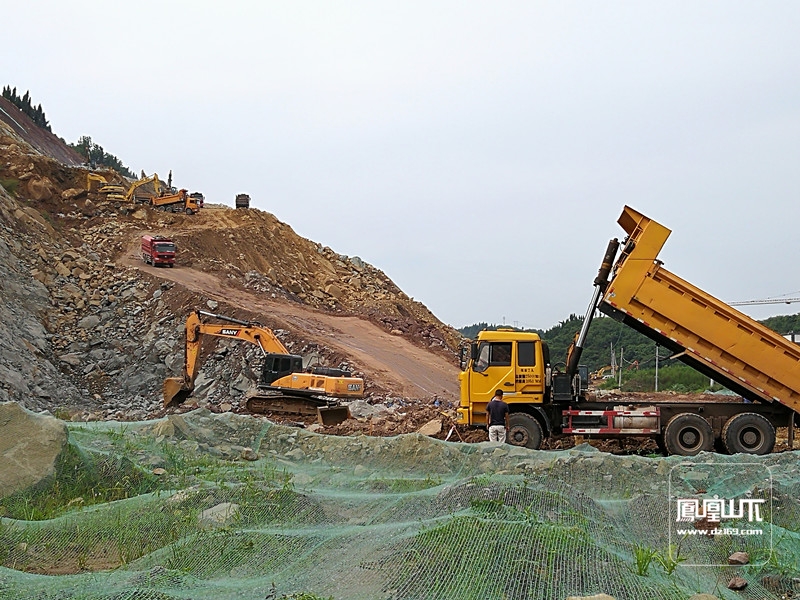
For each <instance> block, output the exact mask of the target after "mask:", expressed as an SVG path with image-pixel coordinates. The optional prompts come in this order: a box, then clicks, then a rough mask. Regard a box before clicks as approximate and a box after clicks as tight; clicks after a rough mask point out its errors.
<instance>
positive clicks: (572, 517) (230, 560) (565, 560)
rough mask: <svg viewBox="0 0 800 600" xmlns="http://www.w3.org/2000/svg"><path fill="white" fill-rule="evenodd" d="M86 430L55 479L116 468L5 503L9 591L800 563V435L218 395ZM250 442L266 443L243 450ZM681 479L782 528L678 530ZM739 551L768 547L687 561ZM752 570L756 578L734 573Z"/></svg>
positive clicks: (692, 491) (631, 573) (535, 579)
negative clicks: (523, 423) (39, 502)
mask: <svg viewBox="0 0 800 600" xmlns="http://www.w3.org/2000/svg"><path fill="white" fill-rule="evenodd" d="M70 438H71V444H72V447H73V449H74V453H73V460H72V462H68V463H65V464H64V465H62V468H61V472H60V474H59V480H58V481H57V482H56V485H61V486H62V489H58V490H50V492H49V493H50V494H51V495H58V494H61V496H63V497H65V496H64V492H63V487H64V486H66V485H68V480H70V477H72V479H74V478H75V473H74V472H73V473H70V472H69V470H70V469H72V470H73V471H75V470H76V469H78V468H80V469H84V470H91V471H94V472H95V473H100V474H102V477H99V476H98V477H96V478H93V479H89V480H87V481H88V483H87V485H86V486H85V491H84V493H83V496H81V498H82V500H77V499H73V502H72V506H71V507H70V508H69V509H67V510H62V511H61V512H62V514H60V515H59V516H56V517H55V518H51V519H48V520H41V521H31V520H24V518H19V515H15V516H17V517H18V518H17V519H10V518H4V519H2V523H1V524H0V548H3V549H4V550H2V553H3V554H2V556H0V558H2V564H3V565H4V567H3V568H2V569H0V598H40V599H51V598H52V599H55V598H58V599H62V600H77V599H86V600H89V599H92V600H100V599H102V600H112V599H113V600H123V599H140V600H151V599H165V600H166V599H190V598H191V599H193V600H200V599H212V598H213V599H224V598H242V599H253V600H255V599H258V600H264V599H266V598H275V597H278V596H279V595H284V594H285V595H289V594H292V593H299V592H306V593H313V594H316V595H317V596H320V597H324V598H327V597H333V598H335V599H337V600H339V599H354V600H357V599H362V598H363V599H387V600H389V599H400V598H430V599H434V598H448V599H450V598H459V599H469V598H476V599H477V598H481V599H491V598H506V599H528V598H545V599H550V598H553V599H561V598H566V597H567V596H569V595H573V594H575V595H588V594H594V593H598V592H605V593H608V594H611V595H613V596H615V597H616V598H617V599H618V600H622V599H626V598H654V599H656V598H665V599H666V598H669V599H672V598H674V599H681V600H683V599H685V598H688V597H689V596H690V595H692V594H693V593H696V592H706V593H714V594H716V595H717V596H718V597H720V598H780V597H781V594H785V593H786V592H787V591H788V590H791V589H792V586H793V585H796V584H795V583H793V581H792V578H793V577H795V578H796V577H798V576H800V570H798V569H800V567H798V565H800V533H798V532H799V531H800V504H798V498H800V468H799V467H800V460H798V459H799V458H800V455H799V454H798V453H797V452H795V453H784V454H779V455H772V456H768V457H765V458H753V457H741V456H738V457H729V456H728V457H726V456H719V455H711V454H708V455H706V454H704V455H702V456H700V457H697V458H694V459H690V460H686V459H684V458H680V457H670V458H662V457H658V458H642V457H619V456H611V455H607V454H603V453H600V452H596V451H594V450H593V449H591V448H589V447H579V448H577V449H573V450H569V451H561V452H536V451H529V450H525V449H521V448H516V447H512V446H508V445H503V446H497V445H491V444H488V443H482V444H458V443H449V442H441V441H438V440H433V439H430V438H426V437H423V436H419V435H405V436H398V437H395V438H370V437H363V436H362V437H351V438H343V437H332V436H324V435H317V434H313V433H309V432H306V431H304V430H300V429H291V428H286V427H281V426H277V425H272V424H270V423H269V422H267V421H264V420H261V419H256V418H252V417H246V416H237V415H231V414H227V415H212V414H210V413H208V412H205V411H195V412H193V413H189V414H186V415H183V416H172V417H170V418H168V419H164V420H160V421H153V422H146V423H128V424H115V423H97V424H81V425H70ZM247 448H252V449H254V450H257V451H258V452H259V455H260V458H259V459H258V460H255V461H248V460H244V459H243V458H242V456H243V455H249V454H250V453H249V452H248V450H247ZM250 458H254V457H253V456H250ZM76 461H79V462H76ZM744 463H746V464H744ZM78 465H82V466H80V467H79V466H78ZM709 465H711V466H709ZM154 469H155V470H156V472H161V471H160V470H161V469H163V470H164V473H163V474H161V475H158V476H154V475H152V474H151V473H152V472H153V470H154ZM765 473H766V474H767V477H766V478H765V475H764V474H765ZM769 477H771V482H772V487H771V494H768V493H767V492H768V491H769V490H767V488H768V486H769V482H768V481H767V480H768V479H769ZM131 490H134V491H136V492H141V493H138V495H135V496H133V497H129V498H124V497H125V496H129V495H131V494H130V491H131ZM73 493H77V488H76V491H75V492H73ZM670 493H671V494H672V496H673V501H674V499H675V498H685V497H700V496H704V497H708V496H709V495H710V494H714V495H717V496H718V497H726V498H727V497H731V498H733V497H747V498H758V499H761V498H764V499H766V500H771V502H765V503H764V504H763V506H764V509H765V511H766V512H765V514H764V516H765V517H766V518H765V519H764V521H763V522H762V523H761V524H760V526H761V527H762V528H763V529H764V533H763V534H762V535H759V536H752V535H750V536H744V535H742V536H737V535H726V536H716V537H710V536H706V535H699V536H698V535H677V534H676V530H675V525H674V523H673V521H674V520H675V516H674V510H671V501H670V498H669V494H670ZM92 495H94V498H93V497H92ZM114 497H120V498H124V499H120V500H115V501H103V502H98V503H95V504H93V502H94V500H95V498H96V499H100V500H107V499H113V498H114ZM712 497H713V496H712ZM16 502H17V504H15V506H20V504H19V498H17V499H16ZM3 503H4V504H7V505H9V506H10V502H9V499H6V500H3ZM22 506H23V507H24V506H25V505H24V504H22ZM16 510H19V509H16ZM31 514H33V512H31ZM729 524H737V525H742V523H738V522H737V523H734V522H729ZM670 542H672V543H673V548H672V551H670V549H669V544H670ZM773 547H774V552H773V553H772V554H770V549H771V548H773ZM637 548H638V551H637ZM735 550H746V551H748V552H749V553H750V556H751V560H752V562H753V563H754V564H752V565H750V566H747V567H727V566H725V567H717V566H693V567H687V566H685V564H686V563H689V562H692V563H697V564H724V563H725V562H726V560H727V557H728V555H729V554H730V553H731V552H732V551H735ZM656 551H657V554H653V552H656ZM648 554H650V556H651V560H650V561H647V560H646V558H645V557H646V556H647V555H648ZM637 556H638V557H639V558H638V560H637ZM670 558H672V559H674V560H673V561H672V562H670ZM659 561H660V562H659ZM45 574H47V575H45ZM735 574H738V575H740V576H742V577H744V578H745V579H746V580H747V581H748V582H749V585H748V587H747V588H746V589H745V590H744V591H743V592H738V593H734V592H731V591H729V590H727V589H726V584H727V582H728V580H729V579H730V578H731V577H732V576H733V575H735ZM53 575H55V576H53Z"/></svg>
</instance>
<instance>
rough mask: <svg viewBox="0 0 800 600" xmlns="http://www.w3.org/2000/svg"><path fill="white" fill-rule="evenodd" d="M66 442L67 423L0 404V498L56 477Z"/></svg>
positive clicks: (19, 407)
mask: <svg viewBox="0 0 800 600" xmlns="http://www.w3.org/2000/svg"><path fill="white" fill-rule="evenodd" d="M67 439H68V433H67V426H66V424H64V423H63V422H62V421H59V420H58V419H56V418H55V417H52V416H50V415H43V414H37V413H33V412H31V411H29V410H27V409H25V408H23V407H21V406H20V405H19V404H17V403H16V402H4V403H2V404H0V498H5V497H6V496H9V495H11V494H13V493H15V492H20V491H23V490H26V489H28V488H30V487H32V486H34V485H36V484H38V483H41V482H42V481H45V480H47V479H49V478H51V477H53V476H55V472H56V461H57V460H58V457H59V455H60V454H61V453H62V452H63V451H64V450H65V449H66V446H67Z"/></svg>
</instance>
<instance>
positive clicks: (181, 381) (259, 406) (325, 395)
mask: <svg viewBox="0 0 800 600" xmlns="http://www.w3.org/2000/svg"><path fill="white" fill-rule="evenodd" d="M203 317H209V318H212V319H216V320H218V321H224V323H208V322H204V321H203V319H202V318H203ZM204 336H213V337H222V338H228V339H232V340H237V341H244V342H249V343H251V344H255V345H257V346H258V347H259V348H260V349H261V352H262V355H263V358H264V362H263V364H262V367H261V376H260V378H259V380H258V384H257V388H256V390H255V391H253V392H251V393H250V394H248V398H247V410H249V411H250V412H254V413H290V414H302V415H313V414H316V415H317V416H318V418H319V419H320V421H321V422H322V423H323V424H325V425H331V424H335V423H341V422H342V421H344V420H345V419H347V418H348V416H349V411H348V409H347V407H346V406H340V405H338V404H337V403H336V401H332V400H331V398H348V399H356V398H362V397H363V396H364V380H363V379H361V378H360V377H352V375H351V373H350V372H349V371H344V370H342V369H333V368H325V367H315V368H313V369H307V370H303V359H302V357H300V356H297V355H295V354H290V353H289V351H288V350H287V349H286V347H285V346H284V345H283V344H282V343H281V341H280V340H279V339H278V338H277V337H276V336H275V334H274V333H273V331H272V330H271V329H268V328H266V327H264V326H262V325H260V324H259V323H255V322H252V321H241V320H239V319H234V318H232V317H226V316H223V315H217V314H213V313H209V312H205V311H201V310H196V311H194V312H193V313H191V314H190V315H189V317H188V318H187V319H186V354H185V359H184V368H183V376H182V377H170V378H168V379H166V380H165V381H164V406H169V405H171V404H178V403H181V402H183V401H184V400H186V398H188V397H189V395H190V394H191V393H192V391H193V390H194V380H195V377H196V376H197V372H198V371H199V369H200V351H201V344H202V341H203V337H204Z"/></svg>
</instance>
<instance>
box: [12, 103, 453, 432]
mask: <svg viewBox="0 0 800 600" xmlns="http://www.w3.org/2000/svg"><path fill="white" fill-rule="evenodd" d="M22 117H24V115H20V120H19V123H17V120H16V119H12V121H13V122H12V124H9V123H8V122H6V121H5V120H3V119H1V118H0V152H2V155H3V158H4V160H3V161H0V162H1V163H2V164H0V180H2V182H3V185H4V186H5V189H0V263H2V264H0V273H2V274H4V277H3V278H2V280H0V288H2V291H3V294H2V296H0V313H2V314H6V315H7V318H6V320H5V322H6V323H7V324H8V327H7V329H9V328H10V327H11V326H12V325H13V331H12V330H11V329H9V330H8V331H7V332H6V333H5V335H4V338H3V339H4V340H5V341H4V342H3V343H2V344H0V374H3V375H4V376H3V378H2V381H0V401H2V400H15V401H18V402H20V403H22V404H23V405H24V406H26V407H27V408H30V409H32V410H50V411H60V412H61V413H64V414H68V415H69V416H71V417H72V418H80V419H97V418H115V419H138V418H146V417H149V416H153V415H154V414H156V413H159V412H160V411H161V383H162V382H163V380H164V378H165V377H169V376H174V375H177V374H179V373H180V371H181V368H182V363H183V328H182V325H183V323H184V321H185V319H186V316H187V315H188V313H189V312H190V311H191V310H195V309H198V308H200V309H209V308H211V309H212V310H214V312H218V313H220V314H226V315H229V316H234V317H238V318H242V319H248V320H257V321H259V322H262V323H264V324H265V325H266V326H268V327H271V328H273V329H274V330H276V333H277V334H278V336H279V337H280V339H281V340H282V341H283V342H284V345H286V346H287V348H289V349H290V351H291V352H293V353H296V354H301V355H304V356H312V357H315V359H316V360H318V361H319V363H320V364H326V365H328V366H341V367H343V368H347V369H350V370H353V371H354V372H356V373H357V374H360V375H362V376H363V377H364V378H365V381H366V383H367V392H368V400H369V401H370V402H372V403H380V402H389V403H392V404H393V405H394V406H401V405H402V406H407V405H408V404H409V403H411V402H419V403H421V404H420V406H425V407H430V409H431V411H432V412H431V414H434V415H435V414H437V413H436V411H435V410H433V408H435V406H434V404H435V401H436V400H437V399H438V400H440V402H445V403H447V405H452V403H453V402H455V401H456V397H457V368H456V366H455V365H456V359H455V357H456V350H457V346H458V343H459V339H460V336H459V335H458V333H457V332H456V331H454V330H453V329H452V328H450V327H448V326H446V325H444V324H442V323H441V322H440V321H439V320H438V319H437V318H436V317H435V316H434V315H433V314H431V312H430V311H429V310H428V309H427V308H426V307H425V306H424V305H422V304H421V303H420V302H417V301H414V300H413V299H411V298H409V297H408V296H407V295H406V294H404V293H403V292H402V290H400V289H399V288H398V287H397V286H396V285H395V284H394V283H393V282H392V281H391V279H390V278H389V277H388V276H387V275H386V274H385V273H383V272H382V271H381V270H380V269H377V268H375V267H373V266H372V265H369V264H368V263H366V262H365V261H363V260H361V259H360V258H359V257H355V256H354V257H349V256H345V255H342V254H339V253H337V252H335V251H334V250H333V249H331V248H328V247H324V246H322V245H321V244H318V243H315V242H313V241H311V240H307V239H305V238H302V237H301V236H298V235H297V234H296V233H295V232H294V231H293V230H292V228H291V227H290V226H289V225H288V224H286V223H282V222H281V221H279V220H278V219H277V218H275V216H274V215H272V214H270V213H267V212H264V211H260V210H256V209H246V210H234V209H232V208H229V207H225V206H222V205H210V206H209V205H207V207H206V208H205V209H204V210H202V211H201V212H200V213H199V214H196V215H184V214H182V213H171V212H169V213H166V212H162V211H158V210H155V209H153V208H150V207H149V206H144V205H141V204H128V203H115V202H109V201H107V200H105V199H104V198H103V197H100V196H98V195H97V194H95V193H91V192H87V190H86V181H87V173H88V171H87V170H86V169H84V168H82V167H80V166H74V161H73V160H71V158H70V157H69V152H70V151H69V149H68V148H67V147H66V146H65V145H64V144H63V142H62V141H61V140H59V139H58V138H57V137H55V136H52V139H49V138H48V139H49V142H52V145H53V146H52V147H49V146H46V145H44V143H43V142H41V141H40V140H38V137H47V136H45V135H44V134H45V133H47V132H41V134H42V135H41V136H33V135H32V134H31V128H32V127H35V126H34V125H32V124H30V127H29V126H28V125H27V124H24V123H22ZM14 123H16V124H14ZM34 143H36V144H38V145H34ZM59 145H60V147H59ZM37 148H41V150H39V149H37ZM54 157H55V158H54ZM176 183H177V184H179V185H180V186H181V187H187V188H191V187H192V185H191V182H176ZM144 233H150V234H158V235H168V236H170V237H172V238H174V239H175V240H176V241H177V244H178V248H179V257H178V264H177V266H176V268H174V269H154V268H152V267H147V266H145V265H144V264H143V263H142V262H141V261H140V260H139V259H138V246H139V240H140V238H141V235H142V234H144ZM20 298H35V300H34V301H31V302H27V301H25V303H24V309H25V310H24V312H21V311H20V308H21V305H20V301H19V299H20ZM212 306H213V308H212ZM216 342H217V343H216V344H208V345H207V346H209V347H210V348H208V349H207V353H206V354H205V359H204V365H203V367H202V370H201V373H200V375H201V377H202V378H203V381H202V385H201V384H199V383H198V386H197V388H196V395H197V398H198V401H199V402H200V403H201V404H202V405H207V406H209V407H210V408H212V409H215V408H216V409H219V407H221V406H225V405H230V406H231V408H229V409H228V410H231V409H232V410H241V409H242V405H241V402H240V400H241V398H242V397H243V394H244V392H245V391H246V390H247V389H248V387H249V386H250V385H251V384H252V383H253V381H254V380H255V379H256V378H257V376H258V364H259V362H260V356H259V355H258V351H257V349H255V348H254V347H251V346H250V345H245V346H248V347H247V348H243V347H242V345H237V344H231V343H228V342H227V341H225V340H221V341H220V340H217V341H216ZM439 404H440V403H436V406H438V405H439ZM422 412H424V413H425V415H428V413H427V412H425V411H422ZM398 432H399V431H398Z"/></svg>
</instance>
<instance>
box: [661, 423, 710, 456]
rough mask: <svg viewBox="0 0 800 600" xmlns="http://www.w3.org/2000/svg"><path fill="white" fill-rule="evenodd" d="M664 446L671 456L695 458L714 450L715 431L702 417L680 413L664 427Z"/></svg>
mask: <svg viewBox="0 0 800 600" xmlns="http://www.w3.org/2000/svg"><path fill="white" fill-rule="evenodd" d="M664 446H665V447H666V448H667V452H668V453H669V454H677V455H679V456H694V455H696V454H699V453H700V452H703V451H705V452H710V451H711V450H712V449H713V448H714V430H713V429H711V424H710V423H709V422H708V421H706V420H705V419H704V418H703V417H701V416H700V415H695V414H693V413H680V414H678V415H675V416H674V417H672V418H671V419H670V420H669V423H667V426H666V427H664Z"/></svg>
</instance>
